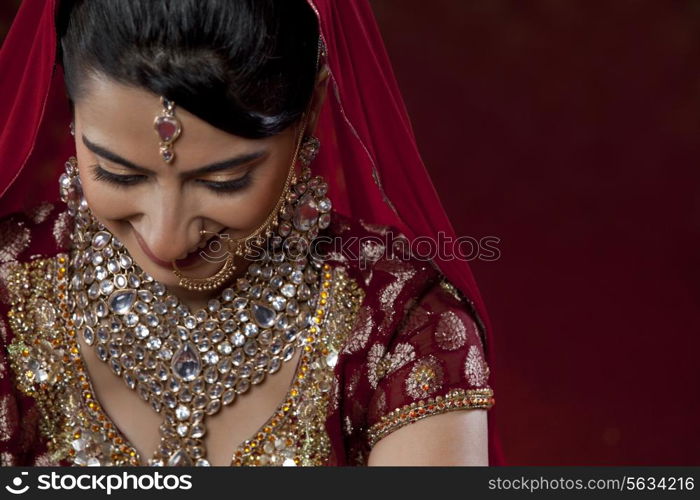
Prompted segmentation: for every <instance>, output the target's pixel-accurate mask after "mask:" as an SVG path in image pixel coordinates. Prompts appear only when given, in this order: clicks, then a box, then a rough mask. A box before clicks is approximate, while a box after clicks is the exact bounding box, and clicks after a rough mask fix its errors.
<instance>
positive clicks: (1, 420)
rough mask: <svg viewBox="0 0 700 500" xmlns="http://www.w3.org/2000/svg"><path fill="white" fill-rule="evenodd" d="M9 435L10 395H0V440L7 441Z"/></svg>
mask: <svg viewBox="0 0 700 500" xmlns="http://www.w3.org/2000/svg"><path fill="white" fill-rule="evenodd" d="M10 437H12V436H11V435H10V395H9V394H6V395H5V396H2V397H0V441H7V440H8V439H10Z"/></svg>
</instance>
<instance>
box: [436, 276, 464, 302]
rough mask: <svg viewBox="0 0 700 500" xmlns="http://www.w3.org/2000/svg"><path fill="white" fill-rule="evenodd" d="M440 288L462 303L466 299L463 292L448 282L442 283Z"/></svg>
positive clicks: (443, 281)
mask: <svg viewBox="0 0 700 500" xmlns="http://www.w3.org/2000/svg"><path fill="white" fill-rule="evenodd" d="M440 286H441V287H442V288H443V289H444V290H445V291H446V292H447V293H449V294H450V295H452V296H453V297H454V298H455V299H456V300H457V301H459V302H462V301H463V300H464V298H463V297H462V292H460V291H459V289H458V288H457V287H456V286H454V285H453V284H452V283H450V282H449V281H447V280H444V279H443V280H442V281H440Z"/></svg>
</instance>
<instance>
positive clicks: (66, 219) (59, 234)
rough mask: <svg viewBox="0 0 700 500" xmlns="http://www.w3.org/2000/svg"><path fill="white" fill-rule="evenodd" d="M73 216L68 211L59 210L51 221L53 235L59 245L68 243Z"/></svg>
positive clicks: (63, 246)
mask: <svg viewBox="0 0 700 500" xmlns="http://www.w3.org/2000/svg"><path fill="white" fill-rule="evenodd" d="M72 229H73V218H72V217H71V216H70V215H69V214H68V212H61V213H60V214H58V217H56V220H55V221H54V223H53V237H54V240H56V243H57V244H58V246H59V247H62V248H67V247H68V246H69V245H70V235H71V233H72V232H73V231H72Z"/></svg>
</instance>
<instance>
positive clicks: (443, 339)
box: [434, 311, 467, 351]
mask: <svg viewBox="0 0 700 500" xmlns="http://www.w3.org/2000/svg"><path fill="white" fill-rule="evenodd" d="M434 335H435V340H436V341H437V343H438V345H439V346H440V347H441V348H442V349H445V350H447V351H454V350H456V349H459V348H460V347H462V346H463V345H464V343H465V342H466V341H467V328H466V326H465V324H464V321H462V319H461V318H460V317H459V316H458V315H457V314H455V313H454V311H445V312H444V313H442V314H441V315H440V321H439V322H438V325H437V327H436V328H435V332H434Z"/></svg>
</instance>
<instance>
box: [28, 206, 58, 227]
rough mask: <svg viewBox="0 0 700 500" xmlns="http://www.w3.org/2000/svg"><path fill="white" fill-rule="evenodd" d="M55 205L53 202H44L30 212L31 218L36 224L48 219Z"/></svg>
mask: <svg viewBox="0 0 700 500" xmlns="http://www.w3.org/2000/svg"><path fill="white" fill-rule="evenodd" d="M53 208H54V206H53V205H52V204H51V203H47V202H45V203H42V204H41V205H37V206H36V207H34V208H33V209H32V210H31V211H30V212H29V214H28V215H29V218H30V219H32V222H34V224H41V223H42V222H44V221H45V220H46V218H47V217H48V216H49V214H50V213H51V212H52V211H53Z"/></svg>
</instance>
